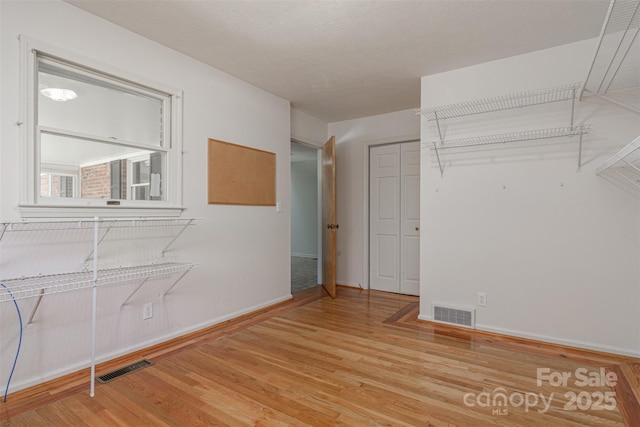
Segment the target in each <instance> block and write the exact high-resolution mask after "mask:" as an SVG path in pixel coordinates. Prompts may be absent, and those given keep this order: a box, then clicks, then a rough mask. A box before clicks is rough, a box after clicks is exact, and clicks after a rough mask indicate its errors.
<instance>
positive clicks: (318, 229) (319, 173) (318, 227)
mask: <svg viewBox="0 0 640 427" xmlns="http://www.w3.org/2000/svg"><path fill="white" fill-rule="evenodd" d="M291 142H295V143H296V144H300V145H304V146H306V147H309V148H313V149H314V150H316V173H317V176H318V182H317V187H316V188H317V190H318V191H317V193H318V194H317V201H316V205H317V206H316V208H317V219H318V220H317V224H316V233H317V236H318V247H317V248H316V250H317V253H318V258H317V265H316V268H317V272H318V275H317V280H318V283H317V284H321V283H322V279H323V278H322V231H323V229H322V145H317V144H315V143H313V142H308V141H302V140H300V139H296V138H293V137H292V138H291ZM289 164H291V162H289ZM289 190H291V176H289ZM289 229H291V218H289ZM289 252H291V251H289ZM289 269H291V262H289Z"/></svg>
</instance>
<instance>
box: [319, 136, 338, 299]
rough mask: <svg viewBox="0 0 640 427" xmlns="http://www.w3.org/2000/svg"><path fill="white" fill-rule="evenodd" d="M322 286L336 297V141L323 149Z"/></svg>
mask: <svg viewBox="0 0 640 427" xmlns="http://www.w3.org/2000/svg"><path fill="white" fill-rule="evenodd" d="M322 226H323V228H322V230H323V231H322V286H324V288H325V289H326V290H327V292H328V293H329V295H331V297H332V298H335V297H336V234H337V231H338V224H336V139H335V137H334V136H332V137H331V138H329V141H327V143H326V144H324V146H323V147H322Z"/></svg>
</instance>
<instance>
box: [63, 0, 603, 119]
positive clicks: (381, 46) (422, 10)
mask: <svg viewBox="0 0 640 427" xmlns="http://www.w3.org/2000/svg"><path fill="white" fill-rule="evenodd" d="M66 1H67V2H68V3H71V4H73V5H76V6H78V7H80V8H82V9H84V10H86V11H88V12H90V13H92V14H95V15H98V16H100V17H102V18H104V19H107V20H109V21H111V22H114V23H116V24H118V25H120V26H122V27H125V28H127V29H129V30H131V31H133V32H135V33H138V34H140V35H143V36H145V37H148V38H149V39H152V40H155V41H156V42H158V43H161V44H163V45H166V46H168V47H170V48H173V49H175V50H177V51H180V52H182V53H184V54H186V55H189V56H191V57H193V58H196V59H198V60H200V61H202V62H205V63H207V64H210V65H211V66H213V67H215V68H217V69H219V70H222V71H224V72H227V73H229V74H231V75H233V76H236V77H238V78H240V79H242V80H245V81H247V82H250V83H252V84H254V85H256V86H258V87H261V88H263V89H265V90H267V91H269V92H271V93H273V94H275V95H278V96H280V97H282V98H285V99H288V100H290V101H291V102H292V105H293V107H294V108H297V109H299V110H301V111H304V112H306V113H308V114H311V115H312V116H315V117H317V118H319V119H321V120H324V121H326V122H335V121H341V120H347V119H353V118H358V117H364V116H369V115H375V114H382V113H388V112H392V111H399V110H404V109H409V108H417V107H419V105H420V77H421V76H424V75H429V74H434V73H439V72H443V71H448V70H452V69H456V68H460V67H465V66H468V65H472V64H477V63H481V62H486V61H490V60H494V59H499V58H504V57H508V56H513V55H517V54H522V53H526V52H531V51H535V50H540V49H544V48H548V47H552V46H557V45H561V44H565V43H570V42H574V41H578V40H584V39H587V38H591V37H597V36H598V35H599V33H600V28H601V26H602V22H603V20H604V17H605V14H606V11H607V7H608V4H609V2H608V1H607V0H422V1H409V0H406V1H390V0H389V1H368V0H360V1H356V0H343V1H338V0H329V1H316V0H311V1H304V0H289V1H270V0H264V1H217V0H199V1H194V0H170V1H159V0H158V1H148V0H66ZM586 72H587V70H585V74H586Z"/></svg>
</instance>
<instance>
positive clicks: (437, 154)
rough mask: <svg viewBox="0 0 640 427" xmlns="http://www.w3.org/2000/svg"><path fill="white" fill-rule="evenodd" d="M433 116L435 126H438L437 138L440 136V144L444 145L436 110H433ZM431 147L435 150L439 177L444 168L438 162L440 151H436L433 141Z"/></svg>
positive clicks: (442, 174)
mask: <svg viewBox="0 0 640 427" xmlns="http://www.w3.org/2000/svg"><path fill="white" fill-rule="evenodd" d="M433 116H434V117H435V119H436V127H437V128H438V138H440V145H444V139H443V138H442V131H441V130H440V120H439V119H438V112H437V111H434V112H433ZM433 148H434V150H435V151H436V158H437V159H438V167H439V168H440V177H443V176H444V168H443V167H442V163H441V162H440V153H438V146H437V144H436V143H435V142H434V143H433Z"/></svg>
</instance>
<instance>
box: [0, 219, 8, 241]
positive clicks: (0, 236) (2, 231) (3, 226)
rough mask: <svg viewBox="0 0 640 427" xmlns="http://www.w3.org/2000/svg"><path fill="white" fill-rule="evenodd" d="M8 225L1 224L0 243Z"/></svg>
mask: <svg viewBox="0 0 640 427" xmlns="http://www.w3.org/2000/svg"><path fill="white" fill-rule="evenodd" d="M8 225H9V224H7V223H4V224H2V230H0V242H1V241H2V238H3V237H4V232H5V231H7V226H8Z"/></svg>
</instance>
